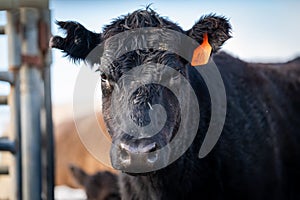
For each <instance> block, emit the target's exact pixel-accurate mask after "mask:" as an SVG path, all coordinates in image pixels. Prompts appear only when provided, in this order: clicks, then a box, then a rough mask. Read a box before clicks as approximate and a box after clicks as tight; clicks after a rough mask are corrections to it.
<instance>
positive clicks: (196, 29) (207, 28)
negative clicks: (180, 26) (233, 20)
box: [186, 14, 231, 52]
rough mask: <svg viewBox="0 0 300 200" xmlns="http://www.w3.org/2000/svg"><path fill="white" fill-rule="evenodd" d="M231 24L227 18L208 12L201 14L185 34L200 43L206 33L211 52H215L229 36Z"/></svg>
mask: <svg viewBox="0 0 300 200" xmlns="http://www.w3.org/2000/svg"><path fill="white" fill-rule="evenodd" d="M230 32H231V25H230V24H229V21H228V19H227V18H225V17H223V16H216V15H215V14H210V15H206V16H203V17H201V18H200V19H199V21H198V22H196V23H195V25H194V26H193V27H192V28H191V29H190V30H188V31H187V32H186V34H187V35H188V36H190V37H192V38H193V39H195V40H196V41H197V42H198V43H200V44H202V43H203V42H204V40H205V35H206V34H207V37H208V43H209V44H210V46H211V47H212V52H217V51H218V50H219V49H220V47H221V46H222V45H223V43H224V42H225V41H226V40H228V39H229V38H231V35H230Z"/></svg>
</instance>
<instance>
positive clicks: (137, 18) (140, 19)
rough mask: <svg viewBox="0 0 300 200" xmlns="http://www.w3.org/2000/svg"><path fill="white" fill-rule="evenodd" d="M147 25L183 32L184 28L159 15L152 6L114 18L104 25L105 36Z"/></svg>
mask: <svg viewBox="0 0 300 200" xmlns="http://www.w3.org/2000/svg"><path fill="white" fill-rule="evenodd" d="M146 27H158V28H168V29H173V30H175V31H178V32H183V30H182V29H181V28H180V27H179V26H178V25H177V24H176V23H174V22H172V21H170V20H169V19H167V18H164V17H161V16H159V14H158V13H156V12H155V11H154V10H153V9H151V8H150V7H146V9H144V10H143V9H139V10H136V11H134V12H133V13H129V14H127V15H123V16H121V17H118V18H116V19H114V21H113V22H112V23H111V24H109V25H106V26H105V27H104V29H103V33H104V34H103V38H104V39H107V38H109V37H111V36H113V35H115V34H117V33H120V32H123V31H126V30H132V29H136V28H146Z"/></svg>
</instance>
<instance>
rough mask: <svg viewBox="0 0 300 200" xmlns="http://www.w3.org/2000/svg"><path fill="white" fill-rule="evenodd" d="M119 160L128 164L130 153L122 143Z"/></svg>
mask: <svg viewBox="0 0 300 200" xmlns="http://www.w3.org/2000/svg"><path fill="white" fill-rule="evenodd" d="M120 160H121V161H122V163H123V164H130V155H129V153H128V149H126V147H125V146H124V144H121V145H120Z"/></svg>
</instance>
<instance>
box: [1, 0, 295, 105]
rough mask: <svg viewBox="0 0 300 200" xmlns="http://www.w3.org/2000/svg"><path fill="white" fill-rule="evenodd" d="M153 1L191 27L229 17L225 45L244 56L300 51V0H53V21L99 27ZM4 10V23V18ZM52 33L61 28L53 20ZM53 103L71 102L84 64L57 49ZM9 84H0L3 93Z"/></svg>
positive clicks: (276, 57) (267, 57)
mask: <svg viewBox="0 0 300 200" xmlns="http://www.w3.org/2000/svg"><path fill="white" fill-rule="evenodd" d="M150 3H153V4H152V8H153V9H154V10H156V11H157V12H158V13H160V14H161V15H162V16H166V17H168V18H169V19H170V20H172V21H174V22H177V23H178V24H179V25H180V26H182V27H183V28H184V29H189V28H191V27H192V25H193V24H194V23H195V21H197V20H198V19H199V18H200V17H201V15H204V14H209V13H216V14H220V15H224V16H226V17H228V18H229V19H230V22H231V24H232V28H233V32H232V34H233V38H232V39H230V40H229V41H227V42H226V44H225V45H224V48H223V50H225V51H227V52H229V53H231V54H232V55H234V56H237V57H239V58H241V59H243V60H246V61H257V62H267V61H273V62H280V61H287V60H289V59H292V58H294V57H296V56H297V55H298V56H300V40H299V35H300V23H299V22H298V21H297V20H298V19H300V14H299V9H300V2H299V1H296V0H294V1H291V0H290V1H283V0H275V1H258V0H255V1H249V2H246V3H245V2H242V1H233V0H230V1H221V0H217V1H174V0H173V1H155V0H151V1H137V0H130V1H129V0H122V1H96V0H86V1H79V0H52V1H51V0H50V8H51V10H52V22H54V20H75V21H78V22H80V23H82V24H83V25H84V26H86V28H88V29H90V30H93V31H96V32H100V31H101V30H102V27H103V25H105V24H108V23H109V22H110V21H111V20H112V19H113V18H116V17H118V16H120V15H123V14H127V13H129V12H132V11H134V10H136V9H139V8H143V7H145V6H146V5H148V4H150ZM5 20H6V18H5V13H3V12H2V13H0V24H3V23H5ZM52 34H53V35H55V34H62V33H61V32H60V31H58V30H57V27H56V25H55V24H54V23H52ZM0 49H1V50H0V61H1V62H0V70H3V69H5V68H6V67H7V60H6V59H7V52H6V37H5V36H0ZM52 52H53V64H52V94H53V103H54V105H56V104H63V103H71V102H72V95H73V87H74V83H75V81H76V76H77V73H78V71H79V69H80V65H77V66H76V65H74V64H72V63H70V62H69V61H68V59H66V58H63V57H62V55H63V54H62V53H61V52H60V51H58V50H53V51H52ZM8 90H9V86H8V85H6V84H0V94H6V93H8Z"/></svg>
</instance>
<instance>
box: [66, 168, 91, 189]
mask: <svg viewBox="0 0 300 200" xmlns="http://www.w3.org/2000/svg"><path fill="white" fill-rule="evenodd" d="M69 169H70V170H71V172H72V175H73V177H74V178H75V180H76V182H77V183H79V184H80V185H81V186H84V184H85V182H86V179H87V177H88V174H87V173H86V172H85V171H83V170H82V169H81V168H79V167H77V166H75V165H72V164H70V165H69Z"/></svg>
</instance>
